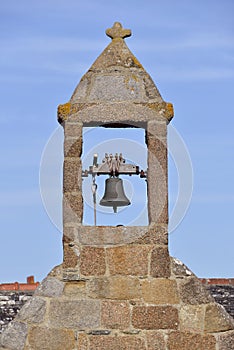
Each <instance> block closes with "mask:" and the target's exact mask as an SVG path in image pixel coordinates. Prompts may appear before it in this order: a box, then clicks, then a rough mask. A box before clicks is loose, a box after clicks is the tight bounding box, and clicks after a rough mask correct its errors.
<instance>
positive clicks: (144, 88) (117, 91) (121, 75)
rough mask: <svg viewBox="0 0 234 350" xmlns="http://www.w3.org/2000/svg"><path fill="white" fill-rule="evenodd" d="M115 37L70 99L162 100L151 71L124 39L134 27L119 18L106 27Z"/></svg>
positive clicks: (110, 35)
mask: <svg viewBox="0 0 234 350" xmlns="http://www.w3.org/2000/svg"><path fill="white" fill-rule="evenodd" d="M106 34H107V36H109V37H110V38H111V39H112V41H111V43H110V44H109V45H108V46H107V47H106V48H105V49H104V51H103V52H102V53H101V55H100V56H99V57H98V58H97V59H96V61H95V62H94V63H93V65H92V66H91V67H90V69H89V70H88V72H87V73H86V74H85V75H84V76H83V78H82V79H81V81H80V83H79V84H78V86H77V88H76V89H75V91H74V94H73V96H72V98H71V103H80V102H85V103H87V102H95V101H99V102H100V101H137V102H149V101H151V102H162V101H163V100H162V97H161V95H160V93H159V91H158V89H157V87H156V86H155V84H154V83H153V81H152V79H151V77H150V76H149V74H148V73H147V72H146V71H145V69H144V68H143V66H142V65H141V63H140V62H139V61H138V60H137V58H136V57H135V56H134V55H133V53H132V52H131V51H130V50H129V48H128V46H127V45H126V43H125V41H124V39H125V38H127V37H129V36H131V30H129V29H123V27H122V25H121V24H120V23H119V22H115V23H114V25H113V27H112V28H109V29H107V30H106Z"/></svg>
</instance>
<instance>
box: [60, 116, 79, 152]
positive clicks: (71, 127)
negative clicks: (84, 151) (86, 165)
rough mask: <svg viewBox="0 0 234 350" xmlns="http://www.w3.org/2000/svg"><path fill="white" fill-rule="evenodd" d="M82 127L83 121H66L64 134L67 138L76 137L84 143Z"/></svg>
mask: <svg viewBox="0 0 234 350" xmlns="http://www.w3.org/2000/svg"><path fill="white" fill-rule="evenodd" d="M82 128H83V124H82V123H78V122H76V123H69V122H68V121H66V122H65V123H64V135H65V136H66V138H67V139H68V138H75V139H76V140H80V142H81V143H82ZM78 156H80V155H78Z"/></svg>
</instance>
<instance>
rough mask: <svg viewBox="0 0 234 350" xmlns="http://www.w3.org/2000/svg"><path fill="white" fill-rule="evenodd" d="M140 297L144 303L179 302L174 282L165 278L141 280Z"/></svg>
mask: <svg viewBox="0 0 234 350" xmlns="http://www.w3.org/2000/svg"><path fill="white" fill-rule="evenodd" d="M142 297H143V299H144V301H145V302H146V303H152V304H177V303H179V297H178V292H177V285H176V282H175V281H173V280H169V279H166V278H157V279H154V280H150V281H143V282H142Z"/></svg>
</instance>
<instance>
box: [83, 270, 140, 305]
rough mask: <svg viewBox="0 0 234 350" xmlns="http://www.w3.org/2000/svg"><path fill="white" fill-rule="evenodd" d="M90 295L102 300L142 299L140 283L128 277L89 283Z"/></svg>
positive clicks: (110, 278)
mask: <svg viewBox="0 0 234 350" xmlns="http://www.w3.org/2000/svg"><path fill="white" fill-rule="evenodd" d="M89 295H90V297H92V298H100V299H102V298H104V299H119V300H131V299H136V298H140V297H141V290H140V283H139V280H138V279H137V278H134V277H127V276H126V277H125V276H114V277H109V278H107V277H104V278H96V279H93V280H91V281H90V282H89Z"/></svg>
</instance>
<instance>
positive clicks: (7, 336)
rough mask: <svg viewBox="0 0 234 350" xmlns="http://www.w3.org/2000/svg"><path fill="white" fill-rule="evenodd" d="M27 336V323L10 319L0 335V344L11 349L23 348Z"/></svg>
mask: <svg viewBox="0 0 234 350" xmlns="http://www.w3.org/2000/svg"><path fill="white" fill-rule="evenodd" d="M26 337H27V325H26V324H25V323H23V322H18V321H12V322H11V323H10V324H9V326H8V327H7V328H6V330H5V331H4V332H3V334H2V336H1V339H0V340H1V341H0V345H1V346H3V348H9V349H11V350H23V349H24V345H25V341H26Z"/></svg>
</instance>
